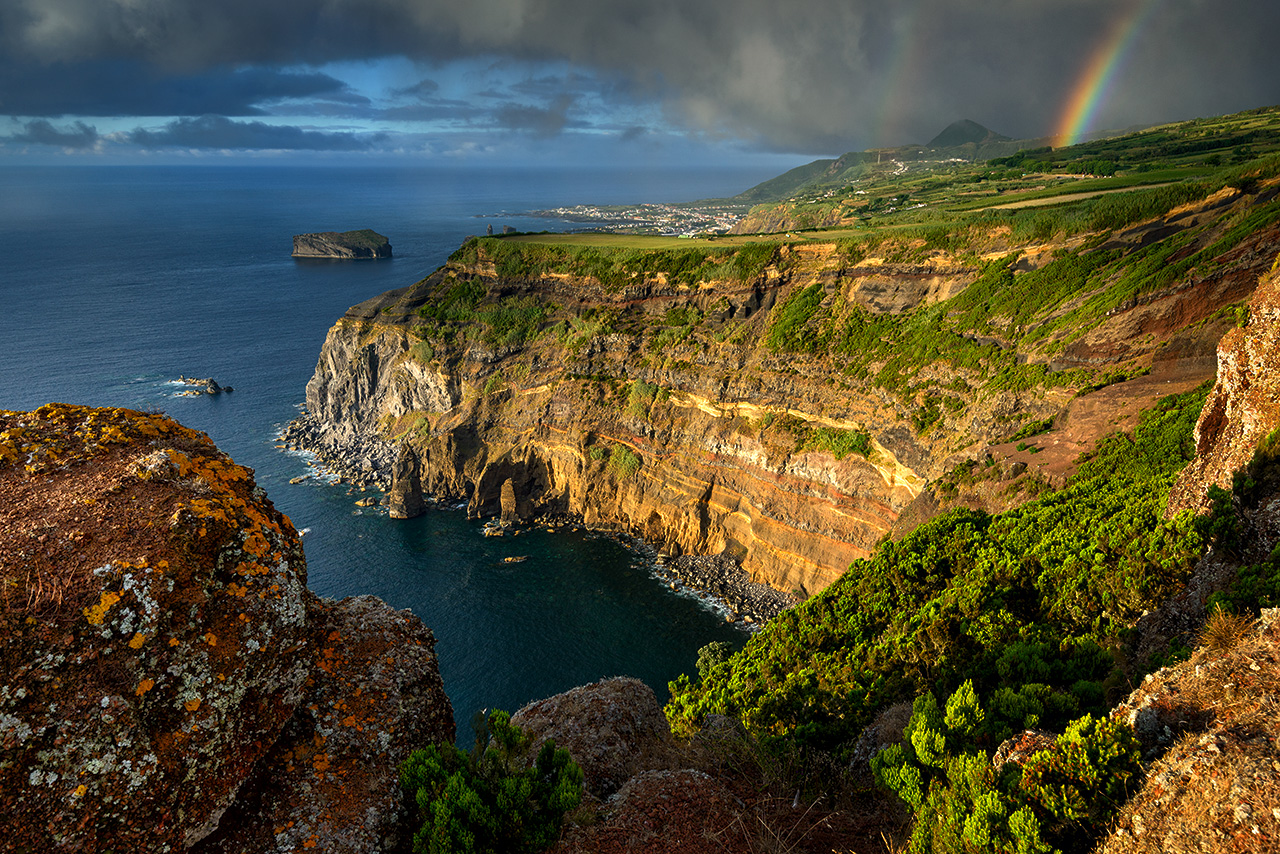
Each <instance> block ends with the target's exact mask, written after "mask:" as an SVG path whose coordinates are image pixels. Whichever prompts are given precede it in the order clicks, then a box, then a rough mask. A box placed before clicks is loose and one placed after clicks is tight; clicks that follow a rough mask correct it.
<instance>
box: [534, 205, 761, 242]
mask: <svg viewBox="0 0 1280 854" xmlns="http://www.w3.org/2000/svg"><path fill="white" fill-rule="evenodd" d="M749 207H750V206H749V205H743V204H729V203H724V202H718V203H711V204H698V203H693V204H687V205H670V204H668V205H660V204H646V205H630V206H617V205H607V206H606V205H574V206H573V207H565V208H550V209H548V210H539V211H529V212H528V213H527V214H526V216H535V217H545V218H546V219H558V220H567V221H569V222H575V223H583V224H584V225H587V224H589V225H590V226H591V228H587V229H583V230H584V231H609V232H616V233H619V234H661V235H666V236H669V237H697V236H698V235H701V234H724V233H726V232H727V231H729V230H730V229H731V228H733V226H734V225H735V224H736V223H737V222H738V220H740V219H742V217H743V216H744V215H745V214H746V213H747V210H748V208H749Z"/></svg>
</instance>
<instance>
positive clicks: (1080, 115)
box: [1052, 0, 1160, 148]
mask: <svg viewBox="0 0 1280 854" xmlns="http://www.w3.org/2000/svg"><path fill="white" fill-rule="evenodd" d="M1159 5H1160V0H1134V3H1133V6H1132V8H1131V9H1130V10H1129V11H1128V13H1127V14H1124V15H1121V16H1120V17H1119V18H1118V19H1117V20H1116V21H1115V23H1114V24H1112V26H1111V29H1110V30H1109V31H1108V33H1107V37H1106V38H1105V39H1104V40H1103V41H1102V43H1101V44H1100V45H1098V47H1097V49H1096V50H1095V51H1094V52H1093V55H1092V56H1091V57H1090V58H1089V62H1088V64H1086V65H1085V67H1084V73H1083V74H1081V75H1080V78H1079V80H1077V81H1076V85H1075V87H1074V88H1073V89H1072V90H1071V96H1070V97H1069V98H1067V103H1066V108H1065V109H1064V110H1063V111H1062V117H1061V118H1060V119H1059V120H1058V123H1057V125H1056V127H1057V130H1055V131H1054V132H1053V135H1052V139H1053V142H1052V144H1053V147H1054V148H1059V147H1061V146H1064V145H1075V144H1076V143H1077V142H1079V141H1080V138H1081V137H1082V136H1083V135H1084V132H1085V129H1086V128H1087V127H1089V124H1090V122H1092V121H1093V118H1094V116H1095V115H1096V114H1097V112H1098V108H1099V107H1100V106H1102V104H1103V103H1104V102H1105V101H1106V96H1107V95H1108V94H1109V92H1110V91H1111V85H1112V83H1114V82H1115V79H1116V77H1117V74H1118V72H1119V71H1120V70H1121V69H1122V68H1123V67H1124V61H1125V59H1127V58H1128V55H1129V48H1130V47H1131V46H1132V45H1133V43H1134V41H1136V36H1137V34H1138V33H1139V32H1140V31H1141V30H1142V25H1143V24H1144V23H1146V21H1147V20H1148V19H1149V18H1150V17H1151V14H1152V12H1153V11H1154V10H1155V8H1156V7H1157V6H1159Z"/></svg>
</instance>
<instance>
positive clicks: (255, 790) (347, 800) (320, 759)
mask: <svg viewBox="0 0 1280 854" xmlns="http://www.w3.org/2000/svg"><path fill="white" fill-rule="evenodd" d="M313 602H314V603H315V604H316V605H317V606H318V607H316V608H315V610H314V611H313V614H314V618H315V619H314V629H313V632H312V638H313V642H314V645H315V649H316V657H317V666H316V668H315V669H314V670H313V671H312V673H311V676H310V677H309V678H308V680H307V686H306V688H307V701H306V702H305V703H304V704H303V705H302V706H301V707H300V708H299V709H298V710H297V712H296V713H295V714H294V716H293V717H292V718H291V719H290V720H289V722H288V725H287V726H286V727H285V730H284V732H283V734H282V735H281V737H280V740H279V741H278V742H276V744H275V746H274V747H273V748H272V749H271V752H270V753H269V754H268V755H267V756H266V757H265V759H264V760H263V761H262V762H261V763H260V765H259V767H258V769H257V771H256V773H255V774H254V776H253V777H252V779H250V780H249V781H248V782H246V784H245V786H244V788H243V789H242V790H241V791H240V793H239V795H238V796H237V799H236V803H235V804H234V805H233V806H232V808H231V809H230V810H229V811H228V812H227V814H226V815H225V816H224V817H223V819H222V822H221V824H220V825H219V828H218V830H217V832H216V833H215V834H213V835H212V836H210V837H209V839H207V840H206V841H205V844H203V845H201V846H199V847H198V849H197V850H198V851H199V852H201V853H202V854H205V852H208V854H212V852H227V854H232V852H241V851H290V850H294V851H296V850H301V849H304V848H308V847H315V846H319V847H320V848H322V849H323V850H325V851H352V852H356V851H359V852H371V851H388V850H390V849H391V848H392V847H393V846H394V845H395V843H396V837H395V829H396V824H397V819H398V817H399V815H400V810H401V808H402V798H401V795H400V788H399V765H400V763H401V762H402V761H403V760H404V759H405V758H406V757H407V756H408V755H409V753H410V752H411V751H412V750H413V749H414V748H417V747H421V746H422V745H424V744H427V743H429V742H433V741H437V742H438V741H452V740H453V716H452V712H451V710H450V706H449V704H448V703H447V702H442V698H443V690H444V689H443V686H442V685H441V682H440V674H439V671H438V670H437V669H436V662H435V653H434V646H435V640H434V638H433V637H432V636H431V632H430V630H428V629H427V628H426V627H425V626H423V625H422V623H421V622H420V621H419V620H418V618H417V617H414V616H413V614H411V613H410V612H409V611H398V612H397V611H392V610H391V609H390V608H388V607H387V606H386V605H385V604H384V603H383V602H382V601H381V600H379V599H376V598H374V597H372V596H358V597H353V598H350V599H343V600H342V601H341V602H337V603H322V602H319V601H318V600H314V599H313ZM370 816H373V817H374V820H373V821H370ZM284 817H287V820H282V818H284Z"/></svg>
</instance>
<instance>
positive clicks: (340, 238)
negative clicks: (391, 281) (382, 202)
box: [293, 228, 391, 258]
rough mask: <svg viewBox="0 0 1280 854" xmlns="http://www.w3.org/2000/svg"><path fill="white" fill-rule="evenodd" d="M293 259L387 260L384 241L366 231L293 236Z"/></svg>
mask: <svg viewBox="0 0 1280 854" xmlns="http://www.w3.org/2000/svg"><path fill="white" fill-rule="evenodd" d="M293 257H294V258H390V257H391V244H390V243H389V242H387V238H386V237H384V236H383V235H381V234H378V232H376V231H374V230H373V229H370V228H362V229H360V230H358V231H341V232H339V231H321V232H316V233H313V234H295V235H294V236H293Z"/></svg>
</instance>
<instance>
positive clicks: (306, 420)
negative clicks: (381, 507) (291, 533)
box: [276, 413, 398, 492]
mask: <svg viewBox="0 0 1280 854" xmlns="http://www.w3.org/2000/svg"><path fill="white" fill-rule="evenodd" d="M276 438H277V441H278V442H279V443H280V444H279V445H278V446H277V447H281V446H283V447H284V448H287V449H288V450H291V451H306V452H308V453H312V454H315V455H316V457H318V458H319V459H320V461H321V462H322V463H323V464H324V467H325V468H326V469H328V470H329V471H330V472H332V473H333V474H334V475H336V476H337V477H338V482H339V483H347V484H352V485H353V486H358V487H361V488H363V489H380V490H382V491H383V492H386V491H387V490H389V489H390V488H391V473H392V470H393V468H394V466H395V463H396V457H397V455H398V452H397V450H396V448H395V447H393V446H392V445H391V443H390V442H386V441H384V440H382V439H380V438H377V437H374V436H361V435H358V434H355V433H352V434H350V435H336V434H335V433H334V432H333V431H332V430H328V429H326V428H325V427H324V426H323V425H322V424H321V423H320V422H319V421H318V420H317V419H316V418H315V416H313V415H311V414H310V413H303V414H302V415H300V416H298V417H297V418H295V419H294V420H292V421H290V422H289V423H288V424H286V425H285V427H284V429H283V430H282V431H280V435H279V436H277V437H276Z"/></svg>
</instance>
